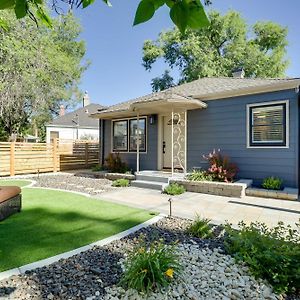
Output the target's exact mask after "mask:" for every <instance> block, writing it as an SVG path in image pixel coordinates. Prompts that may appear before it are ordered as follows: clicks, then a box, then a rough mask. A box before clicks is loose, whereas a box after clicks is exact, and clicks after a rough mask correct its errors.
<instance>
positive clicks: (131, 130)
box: [112, 117, 147, 152]
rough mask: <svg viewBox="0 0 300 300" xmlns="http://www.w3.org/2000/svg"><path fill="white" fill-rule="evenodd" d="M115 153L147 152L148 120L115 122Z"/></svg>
mask: <svg viewBox="0 0 300 300" xmlns="http://www.w3.org/2000/svg"><path fill="white" fill-rule="evenodd" d="M112 124H113V152H136V151H137V144H138V140H139V151H140V152H146V147H147V145H146V128H147V126H146V118H145V117H143V118H140V119H139V126H138V121H137V119H124V120H117V121H113V122H112Z"/></svg>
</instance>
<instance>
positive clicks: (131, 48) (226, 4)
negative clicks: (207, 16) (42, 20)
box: [76, 0, 300, 105]
mask: <svg viewBox="0 0 300 300" xmlns="http://www.w3.org/2000/svg"><path fill="white" fill-rule="evenodd" d="M111 2H112V4H113V7H111V8H109V7H106V6H105V5H104V4H103V3H102V1H100V0H99V1H96V3H95V4H93V5H91V6H90V7H88V8H87V9H84V10H80V11H77V12H76V14H77V16H78V17H79V18H80V20H81V23H82V26H83V32H82V38H83V39H84V40H85V41H86V46H87V55H86V58H87V59H89V60H90V61H91V65H90V67H89V69H88V70H87V71H86V72H85V74H84V76H83V78H82V83H81V88H82V90H87V91H88V93H89V95H90V98H91V101H92V102H94V103H100V104H103V105H111V104H114V103H117V102H121V101H125V100H128V99H132V98H135V97H138V96H142V95H145V94H147V93H150V92H151V85H150V83H151V79H152V78H153V77H156V76H159V75H161V74H162V73H163V71H164V70H165V69H166V65H165V64H164V63H163V61H159V62H157V63H156V64H155V65H154V67H153V69H152V70H151V72H148V71H146V70H145V69H144V68H143V66H142V65H141V62H142V46H143V42H144V40H146V39H156V38H157V36H158V33H159V32H160V31H161V30H164V29H169V28H172V26H173V25H172V23H171V21H170V20H169V16H168V10H167V9H166V8H164V7H163V8H161V9H160V10H159V11H158V12H157V13H156V14H155V16H154V18H153V19H152V20H151V21H149V22H147V23H144V24H141V25H138V26H135V27H132V22H133V18H134V13H135V10H136V7H137V5H138V3H139V1H138V0H111ZM210 9H215V10H218V11H220V12H222V13H226V11H228V10H230V9H234V10H236V11H239V12H240V13H241V14H242V16H243V17H244V18H245V19H246V21H247V22H248V24H253V23H255V22H257V21H268V20H270V21H275V22H277V23H279V24H281V25H283V26H287V27H288V29H289V35H288V42H289V46H288V54H287V56H288V58H289V60H290V66H289V68H288V70H287V74H286V75H287V76H291V77H299V76H300V59H299V58H300V57H299V56H300V39H299V23H300V22H299V11H300V1H299V0H289V1H282V0H263V1H262V0H248V1H247V0H213V4H212V5H211V7H210Z"/></svg>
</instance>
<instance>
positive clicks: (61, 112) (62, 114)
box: [59, 104, 65, 117]
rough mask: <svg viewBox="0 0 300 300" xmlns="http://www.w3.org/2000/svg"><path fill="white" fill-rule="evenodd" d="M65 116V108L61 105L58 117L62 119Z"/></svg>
mask: <svg viewBox="0 0 300 300" xmlns="http://www.w3.org/2000/svg"><path fill="white" fill-rule="evenodd" d="M64 115H65V106H64V105H63V104H62V105H61V106H60V107H59V116H60V117H62V116H64Z"/></svg>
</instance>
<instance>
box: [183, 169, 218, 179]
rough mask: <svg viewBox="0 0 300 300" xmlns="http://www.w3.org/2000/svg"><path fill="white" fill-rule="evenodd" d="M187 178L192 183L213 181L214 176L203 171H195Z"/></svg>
mask: <svg viewBox="0 0 300 300" xmlns="http://www.w3.org/2000/svg"><path fill="white" fill-rule="evenodd" d="M186 178H187V179H188V180H191V181H213V176H212V175H211V174H208V173H207V172H206V171H201V170H193V171H192V173H190V174H188V175H187V177H186Z"/></svg>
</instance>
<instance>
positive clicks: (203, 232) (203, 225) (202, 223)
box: [187, 216, 214, 239]
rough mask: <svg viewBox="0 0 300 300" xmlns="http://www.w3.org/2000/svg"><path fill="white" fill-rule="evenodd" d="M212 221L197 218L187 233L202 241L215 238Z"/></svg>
mask: <svg viewBox="0 0 300 300" xmlns="http://www.w3.org/2000/svg"><path fill="white" fill-rule="evenodd" d="M210 221H211V220H209V219H204V218H203V219H202V218H200V217H199V216H197V217H196V219H195V220H194V222H193V223H192V224H191V225H190V226H189V227H188V229H187V232H188V233H189V234H190V235H193V236H196V237H198V238H201V239H210V238H213V237H214V233H213V231H212V227H211V225H210V224H209V222H210Z"/></svg>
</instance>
